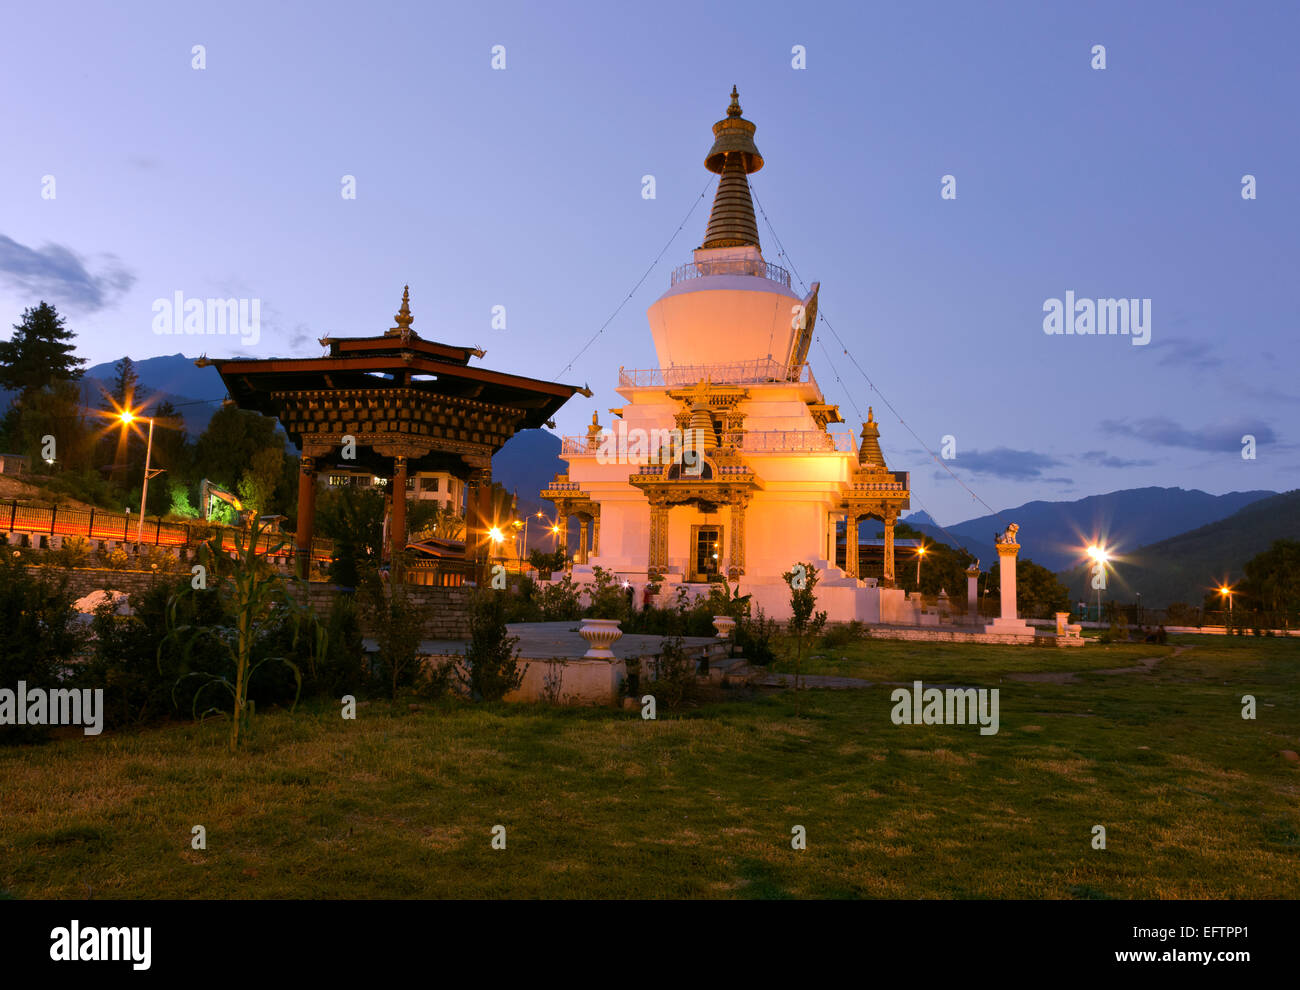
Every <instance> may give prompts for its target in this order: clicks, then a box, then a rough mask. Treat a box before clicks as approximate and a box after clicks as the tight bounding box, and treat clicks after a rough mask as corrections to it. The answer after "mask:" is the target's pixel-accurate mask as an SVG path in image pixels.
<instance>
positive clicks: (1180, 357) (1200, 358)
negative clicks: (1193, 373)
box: [1151, 340, 1224, 371]
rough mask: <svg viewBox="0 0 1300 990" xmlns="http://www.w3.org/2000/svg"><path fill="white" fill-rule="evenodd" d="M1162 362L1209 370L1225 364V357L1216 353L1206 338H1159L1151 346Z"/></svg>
mask: <svg viewBox="0 0 1300 990" xmlns="http://www.w3.org/2000/svg"><path fill="white" fill-rule="evenodd" d="M1151 349H1152V350H1153V351H1155V352H1156V353H1157V354H1158V355H1159V357H1160V364H1161V365H1164V366H1168V367H1171V368H1195V369H1196V370H1198V371H1208V370H1210V369H1211V368H1220V367H1222V366H1223V363H1224V359H1223V358H1221V357H1219V356H1218V355H1216V354H1214V353H1213V351H1214V346H1213V345H1212V344H1209V343H1207V342H1206V341H1204V340H1163V341H1161V340H1158V341H1156V342H1155V345H1154V346H1153V347H1152V348H1151Z"/></svg>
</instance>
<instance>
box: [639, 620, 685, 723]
mask: <svg viewBox="0 0 1300 990" xmlns="http://www.w3.org/2000/svg"><path fill="white" fill-rule="evenodd" d="M652 667H653V675H654V680H652V681H651V682H650V683H649V684H648V685H647V686H646V688H645V690H646V692H647V693H648V694H652V695H654V696H655V699H656V700H657V701H658V702H660V703H661V704H664V705H667V706H668V707H669V708H677V707H678V706H679V705H680V704H681V703H682V702H683V701H685V700H686V699H687V698H688V697H689V696H690V695H691V693H692V689H693V688H694V687H695V664H694V662H693V661H692V660H691V659H690V658H689V657H688V656H687V655H686V651H685V650H683V649H682V641H681V638H680V637H672V638H669V639H665V640H664V641H663V643H662V644H660V651H659V653H658V654H657V655H656V656H655V660H654V663H653V665H652Z"/></svg>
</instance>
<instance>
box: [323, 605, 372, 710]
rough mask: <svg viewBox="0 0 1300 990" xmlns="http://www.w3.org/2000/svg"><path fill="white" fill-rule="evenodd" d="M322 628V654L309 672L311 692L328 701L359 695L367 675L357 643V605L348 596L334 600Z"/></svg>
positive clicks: (363, 658) (358, 641)
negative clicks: (323, 633)
mask: <svg viewBox="0 0 1300 990" xmlns="http://www.w3.org/2000/svg"><path fill="white" fill-rule="evenodd" d="M325 628H326V631H327V637H328V638H327V639H326V644H325V651H324V653H323V654H322V656H321V657H320V659H319V660H317V661H316V662H315V664H314V665H313V666H312V668H311V689H312V691H313V692H314V693H316V694H319V695H322V696H324V697H328V698H341V697H343V695H345V694H350V695H353V696H355V695H357V694H360V693H361V692H362V690H363V689H364V688H365V686H366V682H367V680H369V676H370V671H369V670H368V666H369V665H368V663H367V660H366V655H365V647H364V645H363V644H362V641H361V619H360V615H359V612H358V609H357V602H356V599H355V598H354V597H353V596H352V595H346V594H343V595H338V596H337V597H335V599H334V602H333V604H331V605H330V612H329V616H328V617H327V619H326V620H325Z"/></svg>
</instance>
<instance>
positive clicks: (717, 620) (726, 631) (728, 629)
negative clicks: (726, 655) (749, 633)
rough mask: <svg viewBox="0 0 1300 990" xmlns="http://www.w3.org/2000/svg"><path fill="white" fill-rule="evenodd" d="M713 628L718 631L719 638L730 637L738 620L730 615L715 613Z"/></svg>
mask: <svg viewBox="0 0 1300 990" xmlns="http://www.w3.org/2000/svg"><path fill="white" fill-rule="evenodd" d="M713 628H714V629H716V630H717V631H718V639H728V638H730V636H731V634H732V632H733V631H734V630H735V628H736V620H735V619H733V618H732V617H731V616H729V615H715V616H714V617H713Z"/></svg>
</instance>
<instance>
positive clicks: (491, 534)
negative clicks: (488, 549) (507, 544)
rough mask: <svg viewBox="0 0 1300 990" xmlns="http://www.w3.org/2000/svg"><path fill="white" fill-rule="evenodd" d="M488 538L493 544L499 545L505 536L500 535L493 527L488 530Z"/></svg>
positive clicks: (499, 531)
mask: <svg viewBox="0 0 1300 990" xmlns="http://www.w3.org/2000/svg"><path fill="white" fill-rule="evenodd" d="M488 536H489V537H491V539H492V542H493V543H500V542H501V541H502V540H504V539H505V536H504V535H503V534H502V533H501V530H499V529H498V528H497V527H495V526H493V527H492V528H491V529H490V530H488Z"/></svg>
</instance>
